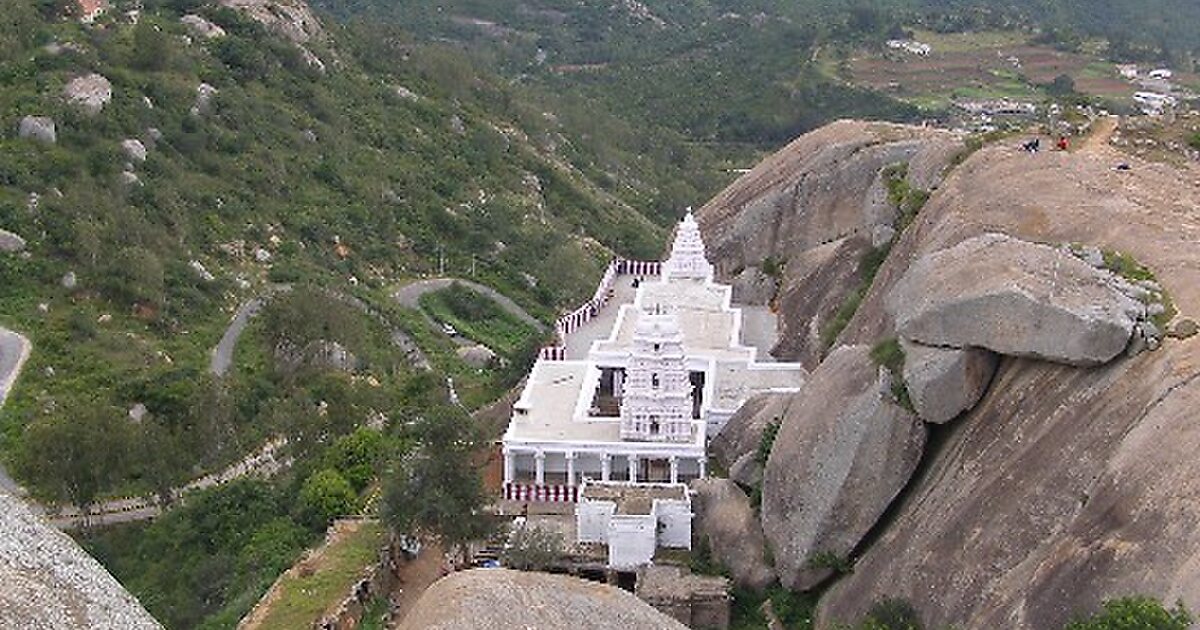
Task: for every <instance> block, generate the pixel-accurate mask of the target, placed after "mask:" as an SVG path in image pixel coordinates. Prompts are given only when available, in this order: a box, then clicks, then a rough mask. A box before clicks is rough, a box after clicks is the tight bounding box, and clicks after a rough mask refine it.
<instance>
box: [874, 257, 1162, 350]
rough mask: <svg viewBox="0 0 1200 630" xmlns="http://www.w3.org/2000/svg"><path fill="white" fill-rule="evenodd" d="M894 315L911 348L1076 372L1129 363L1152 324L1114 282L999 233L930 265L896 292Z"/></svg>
mask: <svg viewBox="0 0 1200 630" xmlns="http://www.w3.org/2000/svg"><path fill="white" fill-rule="evenodd" d="M888 308H889V311H890V312H891V314H892V315H893V316H894V317H895V320H896V329H897V331H898V332H899V333H900V335H901V336H902V337H904V338H906V339H909V340H911V341H916V342H919V343H923V344H926V345H930V346H948V347H954V348H968V347H978V348H987V349H989V350H992V351H994V352H997V353H1000V354H1006V355H1013V356H1027V357H1036V358H1042V359H1047V360H1050V361H1056V362H1059V363H1067V364H1071V365H1098V364H1101V363H1105V362H1107V361H1109V360H1111V359H1112V358H1113V357H1115V356H1117V355H1118V354H1120V353H1121V352H1122V351H1123V350H1125V347H1126V346H1127V345H1128V344H1129V339H1130V336H1131V334H1132V333H1133V327H1134V324H1136V323H1137V321H1138V320H1139V319H1140V318H1142V317H1144V315H1145V306H1144V305H1143V304H1141V303H1140V302H1138V301H1136V300H1134V299H1132V298H1130V297H1129V296H1127V295H1126V294H1125V293H1123V292H1121V291H1120V290H1119V289H1118V288H1117V286H1116V282H1115V279H1114V276H1113V275H1112V274H1111V273H1110V272H1108V271H1105V270H1100V269H1096V268H1094V267H1092V266H1091V265H1089V264H1087V263H1085V262H1083V261H1082V260H1080V259H1078V258H1076V257H1075V256H1073V255H1071V254H1070V253H1067V252H1064V251H1063V250H1062V249H1060V248H1055V247H1049V246H1047V245H1040V244H1037V243H1030V242H1026V241H1022V240H1020V239H1016V238H1013V237H1010V236H1007V235H1004V234H995V233H990V234H984V235H982V236H978V237H975V238H970V239H967V240H965V241H963V242H961V243H958V244H956V245H954V246H953V247H949V248H947V249H945V250H942V251H938V252H935V253H932V254H928V255H926V256H924V257H922V258H921V259H920V260H918V261H917V262H916V263H915V264H913V265H912V267H910V268H909V269H908V271H907V272H906V273H905V275H904V277H903V278H902V279H901V281H900V282H899V283H898V284H897V285H896V286H895V287H894V288H893V289H892V291H891V293H890V294H889V295H888Z"/></svg>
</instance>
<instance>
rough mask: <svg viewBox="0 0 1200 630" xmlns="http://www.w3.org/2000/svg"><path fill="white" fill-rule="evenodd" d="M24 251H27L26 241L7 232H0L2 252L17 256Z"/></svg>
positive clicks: (0, 248)
mask: <svg viewBox="0 0 1200 630" xmlns="http://www.w3.org/2000/svg"><path fill="white" fill-rule="evenodd" d="M23 249H25V239H23V238H21V237H20V236H17V235H16V234H13V233H12V232H9V231H7V230H0V252H4V253H5V254H15V253H16V252H19V251H21V250H23Z"/></svg>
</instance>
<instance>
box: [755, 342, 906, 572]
mask: <svg viewBox="0 0 1200 630" xmlns="http://www.w3.org/2000/svg"><path fill="white" fill-rule="evenodd" d="M890 385H891V376H890V375H889V374H887V372H886V371H885V370H880V369H879V368H878V367H877V366H876V365H875V363H874V362H873V361H872V360H871V357H870V348H868V347H867V346H842V347H839V348H838V349H836V350H835V351H834V352H832V353H831V354H830V355H829V357H828V358H827V359H825V361H824V362H822V363H821V366H820V367H819V368H817V370H816V371H815V372H813V374H812V378H811V380H810V381H809V382H808V383H807V384H806V385H805V387H804V389H803V390H801V391H800V392H799V393H798V394H796V398H795V399H794V400H793V401H792V404H791V406H790V408H789V410H788V414H787V415H786V416H785V417H784V419H783V424H782V425H781V426H780V429H779V434H778V435H777V437H776V438H775V443H774V445H773V447H772V448H771V455H770V457H769V458H768V460H767V468H766V472H765V474H764V478H763V498H762V521H763V531H764V532H765V534H766V536H767V539H768V541H769V542H770V544H771V549H772V551H773V552H774V557H775V568H776V570H777V572H778V574H779V578H780V581H781V582H782V583H783V584H784V585H785V586H787V587H789V588H793V589H800V590H805V589H809V588H812V587H813V586H816V585H817V584H818V583H820V582H821V581H822V580H823V579H825V578H826V577H828V576H829V574H830V569H831V566H830V565H831V564H834V563H838V562H841V561H843V560H845V559H846V558H847V557H848V556H849V555H850V553H851V552H852V551H853V550H854V549H855V547H856V546H857V545H858V543H859V542H860V541H861V540H862V539H863V537H864V536H865V535H866V533H867V532H868V530H870V529H871V527H872V526H874V525H875V523H876V522H877V521H878V520H879V517H880V516H882V515H883V513H884V511H885V510H887V508H888V506H889V505H890V504H891V503H892V500H893V499H895V497H896V496H897V495H898V494H899V493H900V491H901V490H903V489H904V487H905V485H907V484H908V480H909V478H910V477H911V476H912V474H913V471H915V470H916V467H917V465H918V464H919V463H920V460H921V454H922V450H923V448H924V446H925V425H924V424H923V423H922V422H921V421H920V420H919V419H918V418H917V417H916V415H914V414H913V413H911V412H909V411H907V410H906V409H904V408H903V407H901V406H900V405H898V404H897V403H896V402H895V400H894V398H893V397H892V393H891V386H890Z"/></svg>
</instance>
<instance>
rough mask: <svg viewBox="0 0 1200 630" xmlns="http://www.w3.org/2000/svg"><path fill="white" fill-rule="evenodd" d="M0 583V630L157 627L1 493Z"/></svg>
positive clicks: (66, 543)
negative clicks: (8, 629) (5, 629)
mask: <svg viewBox="0 0 1200 630" xmlns="http://www.w3.org/2000/svg"><path fill="white" fill-rule="evenodd" d="M0 584H3V585H4V586H3V587H2V588H0V628H11V629H12V630H51V629H54V628H95V629H97V630H140V629H142V628H148V629H149V628H159V627H161V626H159V625H158V622H156V621H155V620H154V618H152V617H151V616H150V615H149V613H147V612H146V611H145V609H143V608H142V606H141V604H139V603H138V602H137V600H136V599H134V598H133V596H132V595H130V594H129V593H128V592H126V591H125V589H124V588H123V587H122V586H121V585H120V584H118V583H117V581H116V580H114V579H113V577H112V576H111V575H109V574H108V571H105V570H104V567H102V566H100V563H99V562H96V561H95V560H93V559H92V558H91V557H90V556H88V555H87V553H85V552H84V551H83V549H80V548H79V545H76V544H75V541H73V540H71V539H70V538H69V537H68V536H67V535H66V534H63V533H62V532H59V531H58V530H55V529H54V528H52V527H50V526H49V525H47V524H46V523H45V522H44V521H43V520H42V519H41V517H39V516H37V515H35V514H33V513H32V512H30V511H29V508H27V507H25V504H24V503H22V502H21V501H20V500H18V499H16V498H14V497H13V496H11V495H9V494H8V493H7V492H5V491H3V490H0Z"/></svg>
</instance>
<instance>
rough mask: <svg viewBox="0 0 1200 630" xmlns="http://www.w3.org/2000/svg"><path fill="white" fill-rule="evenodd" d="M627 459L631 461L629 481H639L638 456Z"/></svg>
mask: <svg viewBox="0 0 1200 630" xmlns="http://www.w3.org/2000/svg"><path fill="white" fill-rule="evenodd" d="M626 459H628V460H629V481H630V482H636V481H637V480H638V458H637V456H636V455H630V456H628V457H627V458H626Z"/></svg>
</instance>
